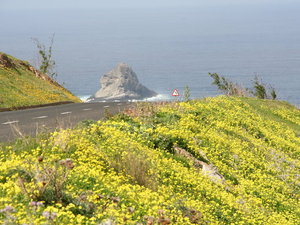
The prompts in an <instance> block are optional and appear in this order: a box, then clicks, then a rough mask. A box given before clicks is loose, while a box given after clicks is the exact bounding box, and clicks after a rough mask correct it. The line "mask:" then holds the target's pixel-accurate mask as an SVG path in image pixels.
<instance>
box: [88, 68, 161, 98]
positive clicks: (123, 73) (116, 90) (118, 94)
mask: <svg viewBox="0 0 300 225" xmlns="http://www.w3.org/2000/svg"><path fill="white" fill-rule="evenodd" d="M100 85H101V89H100V90H99V91H97V92H96V94H95V95H94V97H95V100H108V101H113V100H120V101H127V100H133V99H135V100H142V99H145V98H150V97H154V96H156V95H157V93H155V92H154V91H151V90H149V89H148V88H146V87H145V86H144V85H142V84H140V83H139V80H138V77H137V75H136V73H135V72H134V71H133V70H132V69H131V67H130V66H128V65H127V64H125V63H120V64H118V65H117V66H116V67H115V68H114V69H113V70H112V71H110V72H108V73H106V74H104V75H103V76H102V77H101V79H100Z"/></svg>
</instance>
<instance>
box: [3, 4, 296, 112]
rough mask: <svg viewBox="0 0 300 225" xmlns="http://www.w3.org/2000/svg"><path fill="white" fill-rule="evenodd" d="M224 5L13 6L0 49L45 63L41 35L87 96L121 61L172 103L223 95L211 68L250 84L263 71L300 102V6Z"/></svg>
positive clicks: (69, 82) (73, 85)
mask: <svg viewBox="0 0 300 225" xmlns="http://www.w3.org/2000/svg"><path fill="white" fill-rule="evenodd" d="M262 2H263V3H262V4H246V5H243V4H230V5H226V4H222V5H221V6H218V5H217V4H215V5H207V6H201V5H198V6H191V5H186V6H180V7H179V6H172V5H169V6H168V5H164V7H126V8H122V7H107V8H101V7H100V8H93V7H91V8H85V9H80V8H77V9H67V8H65V9H40V10H30V9H26V10H25V9H24V10H22V9H16V10H14V9H10V10H3V9H2V10H1V6H0V21H1V23H0V52H5V53H7V54H10V55H13V56H15V57H18V58H21V59H24V60H27V61H29V62H30V63H32V64H33V65H35V66H38V62H39V57H38V53H37V47H36V45H35V43H34V41H33V39H38V40H39V42H40V43H43V44H45V46H49V45H50V40H51V37H52V35H53V34H54V43H53V59H54V60H55V62H56V67H55V70H56V72H57V73H58V77H57V79H58V81H59V82H60V83H61V84H64V85H65V86H66V88H68V89H69V90H70V91H72V92H73V93H74V94H75V95H77V96H79V97H80V98H82V99H87V98H88V97H89V96H91V95H93V94H94V93H95V92H96V91H97V90H98V89H99V88H100V78H101V76H102V75H103V74H105V73H106V72H108V71H110V70H111V69H112V68H114V67H115V66H116V65H117V64H118V63H120V62H125V63H127V64H129V65H130V66H131V67H132V68H133V70H134V71H135V72H136V74H137V75H138V78H139V80H140V82H141V83H142V84H144V85H145V86H147V87H148V88H149V89H152V90H154V91H156V92H157V93H159V95H158V97H156V98H154V99H152V100H155V101H156V100H172V99H174V97H172V92H173V90H174V89H177V90H178V91H179V94H180V95H181V96H182V95H183V92H184V88H185V87H186V86H188V87H189V89H190V93H191V98H203V97H208V96H216V95H219V94H221V93H220V92H219V91H218V90H217V88H216V87H215V86H213V85H212V79H211V78H210V77H209V75H208V73H218V74H219V75H221V76H224V77H226V78H228V79H230V80H232V81H234V82H238V83H240V84H242V85H243V86H244V87H251V85H252V82H253V80H254V77H255V76H258V77H259V79H261V80H262V82H263V83H265V84H266V85H267V86H272V87H274V88H275V89H276V91H277V95H278V98H279V99H281V100H285V101H288V102H290V103H292V104H295V105H297V106H300V29H299V28H300V13H299V12H300V3H299V4H296V3H295V2H293V3H288V2H289V1H287V2H286V3H285V1H281V3H278V2H280V1H274V2H275V3H272V1H262Z"/></svg>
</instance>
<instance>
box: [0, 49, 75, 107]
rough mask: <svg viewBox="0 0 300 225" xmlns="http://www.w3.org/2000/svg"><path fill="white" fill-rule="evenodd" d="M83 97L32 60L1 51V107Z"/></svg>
mask: <svg viewBox="0 0 300 225" xmlns="http://www.w3.org/2000/svg"><path fill="white" fill-rule="evenodd" d="M60 101H74V102H80V99H78V98H77V97H75V96H74V95H73V94H72V93H70V92H69V91H68V90H66V89H65V88H64V87H62V86H61V85H59V84H58V83H57V82H55V81H53V80H52V79H50V78H49V77H48V76H47V75H45V74H42V73H41V72H39V71H38V70H36V69H35V68H34V67H32V66H31V65H30V64H29V63H28V62H25V61H22V60H19V59H16V58H13V57H12V56H9V55H6V54H4V53H1V52H0V108H15V107H20V106H31V105H39V104H47V103H53V102H60Z"/></svg>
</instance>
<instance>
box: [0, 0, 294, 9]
mask: <svg viewBox="0 0 300 225" xmlns="http://www.w3.org/2000/svg"><path fill="white" fill-rule="evenodd" d="M297 1H298V0H151V1H146V0H26V1H24V0H0V3H1V5H0V9H2V10H7V9H50V8H51V9H60V8H61V9H65V8H107V7H109V8H111V7H118V8H128V7H129V8H132V7H137V8H140V7H142V8H143V7H172V6H173V7H174V6H175V7H176V6H194V5H198V6H201V5H213V4H219V5H220V4H221V5H228V4H238V5H241V4H245V5H247V4H288V3H297Z"/></svg>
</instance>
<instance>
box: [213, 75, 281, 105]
mask: <svg viewBox="0 0 300 225" xmlns="http://www.w3.org/2000/svg"><path fill="white" fill-rule="evenodd" d="M209 76H210V77H211V78H212V79H213V83H212V84H214V85H216V86H217V88H218V89H219V90H220V91H222V92H223V93H224V94H225V95H229V96H240V97H256V98H259V99H273V100H275V99H276V98H277V93H276V90H275V88H273V87H272V86H271V85H267V84H265V83H263V82H262V80H261V79H259V77H258V76H255V77H254V80H253V81H252V83H253V87H252V88H244V87H243V86H242V85H241V84H239V83H237V82H233V81H231V80H229V79H227V78H225V77H224V76H220V75H219V74H217V73H209Z"/></svg>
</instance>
